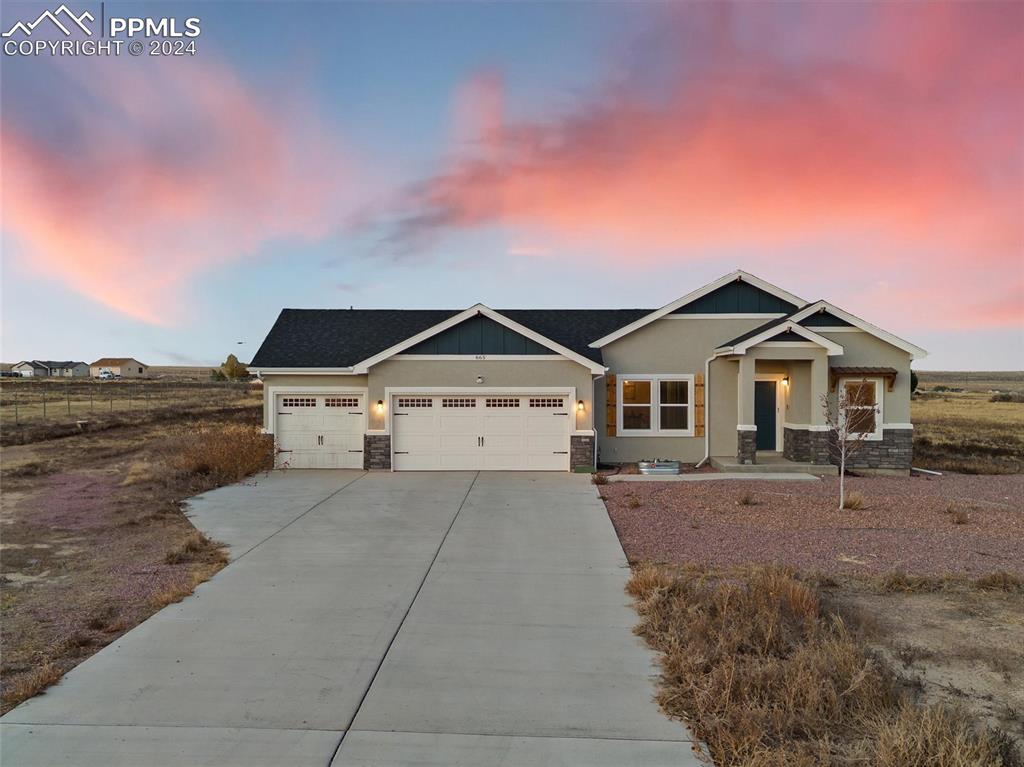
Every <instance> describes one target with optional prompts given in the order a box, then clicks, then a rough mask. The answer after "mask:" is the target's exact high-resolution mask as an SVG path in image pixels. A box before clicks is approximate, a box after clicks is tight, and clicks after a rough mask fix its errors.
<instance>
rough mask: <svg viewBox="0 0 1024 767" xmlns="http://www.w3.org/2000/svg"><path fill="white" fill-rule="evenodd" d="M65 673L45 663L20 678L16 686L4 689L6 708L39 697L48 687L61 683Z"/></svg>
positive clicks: (15, 683) (12, 685)
mask: <svg viewBox="0 0 1024 767" xmlns="http://www.w3.org/2000/svg"><path fill="white" fill-rule="evenodd" d="M63 675H64V672H63V671H62V670H61V669H60V668H58V667H57V666H55V665H54V664H52V663H44V664H43V665H42V666H39V667H38V668H36V669H34V670H33V671H32V672H31V673H28V674H24V675H22V676H20V677H19V678H18V679H17V681H16V682H14V684H11V685H8V686H5V687H4V692H3V703H4V706H5V707H11V706H16V705H18V704H19V703H21V702H22V701H23V700H28V699H29V698H31V697H33V696H34V695H38V694H39V693H41V692H42V691H43V690H45V689H46V688H47V687H49V686H50V685H52V684H56V683H57V682H59V681H60V678H61V676H63Z"/></svg>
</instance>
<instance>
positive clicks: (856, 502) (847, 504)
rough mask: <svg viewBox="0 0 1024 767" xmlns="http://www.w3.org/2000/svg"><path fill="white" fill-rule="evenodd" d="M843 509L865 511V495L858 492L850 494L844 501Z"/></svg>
mask: <svg viewBox="0 0 1024 767" xmlns="http://www.w3.org/2000/svg"><path fill="white" fill-rule="evenodd" d="M843 508H844V509H852V510H854V511H856V510H857V509H863V508H864V495H863V494H862V493H858V492H857V491H854V492H852V493H848V494H847V496H846V498H845V499H843Z"/></svg>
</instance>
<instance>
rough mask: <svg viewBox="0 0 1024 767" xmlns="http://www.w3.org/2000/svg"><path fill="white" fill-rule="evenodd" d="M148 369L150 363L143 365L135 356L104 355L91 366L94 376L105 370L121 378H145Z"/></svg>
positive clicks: (91, 372) (90, 370)
mask: <svg viewBox="0 0 1024 767" xmlns="http://www.w3.org/2000/svg"><path fill="white" fill-rule="evenodd" d="M148 370H149V365H143V364H142V363H141V362H139V361H138V360H137V359H135V358H133V357H102V358H101V359H98V360H96V361H95V362H94V363H92V364H91V365H90V366H89V373H90V374H91V375H92V376H93V378H95V377H96V376H98V375H100V374H101V373H103V372H105V371H110V372H111V373H113V374H114V375H116V376H121V378H143V377H144V376H145V375H146V373H147V371H148Z"/></svg>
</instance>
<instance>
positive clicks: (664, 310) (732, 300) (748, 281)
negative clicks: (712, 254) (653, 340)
mask: <svg viewBox="0 0 1024 767" xmlns="http://www.w3.org/2000/svg"><path fill="white" fill-rule="evenodd" d="M733 283H744V286H743V287H735V286H734V287H732V288H730V289H729V290H727V291H725V292H723V293H721V294H719V296H718V297H716V298H714V299H712V305H713V306H718V305H719V302H721V303H720V305H721V306H722V307H723V308H722V309H716V310H715V311H712V312H710V313H712V314H726V313H728V314H740V313H741V314H750V313H753V314H778V315H784V314H786V313H787V312H791V311H794V310H795V309H799V308H801V307H803V306H805V305H806V304H807V302H806V301H804V300H803V299H802V298H800V297H799V296H795V295H793V294H792V293H789V292H787V291H785V290H783V289H782V288H779V287H776V286H775V285H772V284H771V283H770V282H766V281H765V280H762V279H761V278H760V277H756V276H754V275H753V274H749V273H748V272H744V271H742V270H740V269H737V270H736V271H735V272H731V273H729V274H727V275H725V276H724V277H720V278H718V279H717V280H715V281H714V282H710V283H708V284H707V285H705V286H704V287H702V288H697V290H694V291H692V292H691V293H687V294H686V295H685V296H683V297H682V298H679V299H677V300H675V301H673V302H672V303H670V304H666V305H665V306H663V307H661V308H660V309H656V310H655V311H653V312H650V313H649V314H647V315H645V316H643V317H640V318H639V319H637V320H635V321H634V322H631V323H630V324H628V325H626V326H624V327H620V328H618V329H617V330H616V331H615V332H614V333H609V334H608V335H606V336H602V337H601V338H598V339H597V340H596V341H593V342H592V343H591V344H590V346H592V347H594V348H595V349H600V348H601V347H602V346H605V345H607V344H610V343H611V342H612V341H617V340H618V339H620V338H622V337H623V336H626V335H629V334H630V333H632V332H634V331H636V330H639V329H640V328H642V327H644V326H646V325H649V324H650V323H652V322H654V321H655V320H659V319H661V318H662V317H665V316H667V315H669V314H673V315H680V316H685V315H687V314H690V315H691V316H693V315H697V314H703V313H704V312H697V311H694V312H687V311H685V310H684V309H685V307H688V306H690V305H691V304H694V303H696V302H697V301H700V300H701V299H702V298H704V297H706V296H710V295H711V294H713V293H716V292H717V291H718V290H719V289H721V288H726V287H729V286H732V285H733ZM749 288H752V289H754V291H755V292H751V291H750V290H748V289H749ZM756 291H761V292H763V293H766V294H768V295H769V296H773V297H775V298H776V299H778V301H779V302H782V303H783V304H789V306H788V307H785V308H781V309H777V310H776V311H772V312H762V311H756V312H738V311H737V312H733V311H732V310H729V309H725V308H724V307H725V306H728V305H730V304H735V305H737V306H738V305H739V304H740V301H741V297H742V301H743V302H745V303H746V302H753V301H754V300H755V299H754V297H755V296H757V298H756V303H757V305H758V306H760V305H761V302H762V300H763V301H764V303H765V305H767V304H768V300H767V299H762V298H761V297H760V295H759V294H758V293H757V292H756Z"/></svg>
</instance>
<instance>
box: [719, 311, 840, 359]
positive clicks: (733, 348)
mask: <svg viewBox="0 0 1024 767" xmlns="http://www.w3.org/2000/svg"><path fill="white" fill-rule="evenodd" d="M793 341H796V342H808V341H809V342H810V343H813V344H817V345H818V346H820V347H822V348H823V349H825V350H826V351H827V352H828V355H829V356H830V357H834V356H836V355H839V354H842V353H843V347H842V346H840V345H839V344H837V343H836V342H835V341H831V340H829V339H828V338H825V336H823V335H819V334H818V333H815V332H814V331H813V330H810V329H809V328H805V327H803V326H801V325H798V324H797V323H796V322H794V321H793V318H789V319H786V320H782V321H779V322H776V323H767V324H766V325H762V326H761V327H760V328H754V330H752V331H750V332H749V333H745V334H743V335H742V336H740V337H739V338H735V339H733V340H732V341H729V342H728V343H726V344H722V345H721V346H719V347H718V348H717V349H715V354H716V355H723V354H746V353H747V350H748V349H751V348H753V347H755V346H757V345H759V344H763V343H777V342H793Z"/></svg>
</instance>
